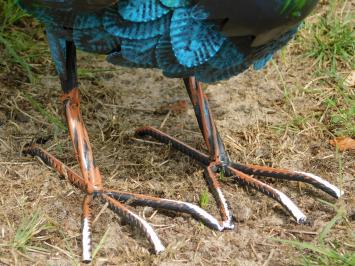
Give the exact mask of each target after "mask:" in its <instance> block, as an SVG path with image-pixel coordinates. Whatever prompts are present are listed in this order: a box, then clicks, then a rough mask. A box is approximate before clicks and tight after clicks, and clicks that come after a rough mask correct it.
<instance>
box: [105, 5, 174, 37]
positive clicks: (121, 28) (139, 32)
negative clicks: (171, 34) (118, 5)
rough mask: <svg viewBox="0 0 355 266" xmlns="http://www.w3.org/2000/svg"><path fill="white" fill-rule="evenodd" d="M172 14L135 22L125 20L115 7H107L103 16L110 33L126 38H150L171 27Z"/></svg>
mask: <svg viewBox="0 0 355 266" xmlns="http://www.w3.org/2000/svg"><path fill="white" fill-rule="evenodd" d="M169 21H170V16H169V14H168V15H165V16H163V17H161V18H159V19H157V20H154V21H150V22H141V23H134V22H129V21H125V20H123V19H122V18H121V17H120V15H119V14H118V13H117V11H116V10H115V9H113V8H110V9H107V10H106V12H105V14H104V16H103V24H104V28H105V30H106V31H107V32H109V33H110V34H112V35H114V36H116V37H120V38H125V39H137V40H143V39H149V38H153V37H156V36H159V35H163V34H164V32H165V31H166V30H167V29H168V28H169Z"/></svg>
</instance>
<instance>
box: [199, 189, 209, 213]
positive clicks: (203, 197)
mask: <svg viewBox="0 0 355 266" xmlns="http://www.w3.org/2000/svg"><path fill="white" fill-rule="evenodd" d="M209 201H210V196H209V193H208V191H207V190H205V191H203V192H201V194H200V200H199V204H200V207H201V208H203V209H204V208H207V206H208V204H209Z"/></svg>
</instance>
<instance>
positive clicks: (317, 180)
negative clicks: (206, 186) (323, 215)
mask: <svg viewBox="0 0 355 266" xmlns="http://www.w3.org/2000/svg"><path fill="white" fill-rule="evenodd" d="M231 166H233V168H235V169H237V170H239V171H242V172H244V173H246V174H249V175H257V176H266V177H274V178H278V179H285V180H292V181H299V182H303V183H308V184H310V185H312V186H314V187H316V188H318V189H321V190H323V191H324V192H326V193H328V194H329V195H331V196H333V197H334V198H337V199H338V198H340V197H341V196H342V195H343V194H344V192H343V191H341V190H340V189H339V188H337V187H336V186H334V185H332V184H331V183H329V182H328V181H327V180H325V179H323V178H321V177H319V176H316V175H314V174H311V173H306V172H300V171H289V170H286V169H275V168H272V167H267V166H260V165H254V164H247V165H243V164H239V163H234V162H232V163H231Z"/></svg>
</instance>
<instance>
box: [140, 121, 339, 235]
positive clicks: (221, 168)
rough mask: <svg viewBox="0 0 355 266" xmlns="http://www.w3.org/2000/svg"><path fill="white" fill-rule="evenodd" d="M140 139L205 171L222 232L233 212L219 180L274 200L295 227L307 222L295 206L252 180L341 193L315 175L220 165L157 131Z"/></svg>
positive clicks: (145, 131) (146, 130) (144, 130)
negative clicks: (151, 141) (167, 146)
mask: <svg viewBox="0 0 355 266" xmlns="http://www.w3.org/2000/svg"><path fill="white" fill-rule="evenodd" d="M136 133H137V135H138V136H140V137H144V136H151V137H153V138H155V139H156V140H158V141H160V142H162V143H165V144H170V145H171V146H172V147H173V148H175V149H177V150H179V151H180V152H183V153H185V154H186V155H188V156H189V157H191V158H193V159H195V160H196V161H197V162H198V163H200V164H201V165H202V166H203V167H204V169H205V178H206V181H207V183H208V186H209V188H210V191H211V192H212V194H213V195H214V198H215V200H216V202H217V205H218V206H219V208H220V214H221V217H222V225H223V227H224V229H232V228H233V227H234V225H233V223H232V212H231V209H230V207H229V204H228V202H227V200H226V199H225V197H224V195H223V193H222V190H221V188H220V185H219V181H218V180H219V179H221V176H225V177H230V178H232V179H233V180H234V181H236V182H238V183H239V184H242V185H246V186H249V187H252V188H254V189H256V190H258V191H260V192H262V193H263V194H265V195H267V196H269V197H271V198H273V199H274V200H276V201H277V202H279V203H280V204H281V205H282V206H283V207H284V208H285V209H286V210H287V211H288V212H289V213H290V214H291V215H292V216H293V217H294V218H295V220H296V221H297V223H300V224H303V223H305V222H306V220H307V218H306V216H305V215H304V214H303V212H302V211H301V210H300V209H299V208H298V207H297V205H296V204H295V203H294V202H293V201H292V200H291V199H290V198H289V197H288V196H286V195H285V194H284V193H283V192H281V191H279V190H277V189H275V188H273V187H272V186H270V185H268V184H266V183H264V182H262V181H260V180H258V179H256V178H255V177H254V176H265V177H273V178H276V179H283V180H290V181H299V182H304V183H308V184H311V185H313V186H314V187H316V188H318V189H321V190H323V191H324V192H326V193H328V194H329V195H331V196H333V197H335V198H339V197H340V196H341V195H342V194H343V191H341V190H340V189H339V188H337V187H336V186H334V185H332V184H331V183H329V182H328V181H326V180H324V179H323V178H321V177H319V176H316V175H314V174H310V173H305V172H298V171H289V170H285V169H276V168H271V167H266V166H258V165H251V164H247V165H243V164H239V163H234V162H232V161H229V160H228V161H227V162H221V161H219V160H218V159H217V160H216V159H215V158H212V159H211V156H208V155H207V154H204V153H202V152H200V151H198V150H196V149H194V148H192V147H190V146H188V145H187V144H185V143H183V142H181V141H179V140H177V139H175V138H173V137H171V136H169V135H167V134H165V133H164V132H161V131H160V130H158V129H155V128H152V127H143V128H140V129H138V130H137V131H136Z"/></svg>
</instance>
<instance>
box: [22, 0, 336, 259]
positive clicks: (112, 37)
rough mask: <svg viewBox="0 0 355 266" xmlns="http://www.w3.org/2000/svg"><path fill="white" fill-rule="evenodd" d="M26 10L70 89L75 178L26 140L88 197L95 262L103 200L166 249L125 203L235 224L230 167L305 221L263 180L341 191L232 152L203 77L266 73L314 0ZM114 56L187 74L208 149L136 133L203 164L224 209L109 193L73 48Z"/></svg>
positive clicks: (38, 5) (46, 4)
mask: <svg viewBox="0 0 355 266" xmlns="http://www.w3.org/2000/svg"><path fill="white" fill-rule="evenodd" d="M18 2H19V4H20V6H21V7H22V8H23V9H25V10H27V11H28V12H29V13H30V14H32V15H33V16H35V17H37V18H38V19H39V20H41V21H42V22H43V23H44V24H45V26H46V32H47V37H48V43H49V46H50V50H51V53H52V58H53V61H54V62H55V65H56V68H57V72H58V74H59V78H60V81H61V85H62V90H63V92H64V95H63V97H62V100H63V103H64V108H65V114H66V118H67V124H68V129H69V134H70V136H71V139H72V143H73V148H74V153H75V154H76V158H77V160H78V162H79V165H80V168H81V175H78V174H77V173H75V172H74V171H72V170H71V169H70V168H68V167H67V166H65V165H64V164H63V163H61V162H60V161H59V160H58V159H56V158H55V157H53V156H52V155H50V154H49V153H48V152H46V151H45V150H43V149H41V148H38V147H36V146H29V147H27V148H26V149H24V152H25V153H27V154H31V155H37V156H39V157H40V158H42V159H43V160H44V162H46V163H47V164H49V165H51V166H52V167H53V168H55V169H56V170H57V171H58V172H59V173H60V174H61V175H63V176H66V177H67V179H68V181H69V182H71V183H72V184H73V185H74V186H76V187H78V188H79V189H81V190H82V191H83V192H84V193H85V198H84V202H83V218H82V224H83V227H82V236H83V242H82V244H83V260H84V261H86V262H89V261H90V260H91V253H90V248H91V238H90V234H91V229H90V228H91V226H90V221H91V220H90V219H91V207H90V206H91V202H92V200H93V199H94V198H99V199H100V200H101V201H102V202H105V203H107V204H108V206H109V207H110V208H111V209H112V210H113V211H114V212H116V213H117V214H118V215H119V216H121V217H123V218H124V219H126V220H128V221H129V222H130V223H131V224H132V225H134V226H135V227H138V228H139V229H140V230H141V232H142V233H143V234H144V235H145V236H146V237H147V239H148V240H149V241H150V243H151V244H152V245H153V247H154V251H155V252H156V253H159V252H161V251H163V250H164V246H163V244H162V243H161V241H160V240H159V237H158V236H157V234H156V233H155V231H154V230H153V228H152V227H151V225H149V223H147V222H146V221H145V220H144V219H143V218H141V217H139V216H138V215H136V214H134V213H133V212H132V211H131V210H130V209H129V208H127V205H130V204H132V205H141V206H150V207H153V208H158V209H164V210H172V211H177V212H183V213H188V214H190V215H191V216H192V217H194V218H195V219H197V220H199V221H201V222H203V223H204V224H205V225H206V226H208V227H210V228H212V229H214V230H218V231H223V230H225V229H233V228H234V223H233V219H232V211H231V208H230V207H229V204H228V202H227V200H226V198H225V196H224V195H223V193H222V189H221V186H220V184H219V181H218V177H219V176H220V175H221V174H222V173H223V175H224V176H226V177H230V178H232V179H233V180H235V181H236V182H238V183H240V184H242V185H247V186H250V187H252V188H254V189H256V190H258V191H260V192H262V193H264V194H266V195H267V196H269V197H271V198H273V199H274V200H276V201H277V202H279V203H280V204H281V205H282V206H283V207H284V208H285V210H287V211H288V212H289V213H290V214H291V215H292V216H293V217H294V218H295V220H296V221H297V222H298V223H304V222H305V221H306V216H305V215H304V214H303V213H302V211H301V210H300V209H299V208H298V207H297V205H296V204H294V203H293V202H292V200H291V199H290V198H288V197H287V196H286V195H285V194H284V193H282V192H281V191H279V190H277V189H275V188H273V187H271V186H270V185H267V184H265V183H263V182H262V181H260V180H258V179H257V177H259V176H267V177H273V178H277V179H285V180H291V181H299V182H304V183H308V184H311V185H312V186H314V187H316V188H319V189H321V190H323V191H324V192H326V193H328V194H330V195H332V196H333V197H335V198H339V197H340V196H341V195H342V193H343V192H342V191H341V190H340V189H339V188H337V187H336V186H334V185H332V184H331V183H329V182H328V181H326V180H324V179H322V178H321V177H318V176H316V175H313V174H310V173H306V172H300V171H289V170H285V169H276V168H271V167H266V166H256V165H249V164H246V165H243V164H239V163H235V162H233V161H232V160H231V159H230V158H229V156H228V153H227V152H226V151H225V148H224V144H223V141H222V138H221V136H220V135H219V133H218V130H217V128H216V125H215V123H214V121H213V118H212V115H211V111H210V109H209V106H208V100H207V96H206V95H205V94H204V93H203V90H202V86H201V83H200V82H201V81H203V82H214V81H218V80H222V79H227V78H229V77H231V76H234V75H237V74H239V73H241V72H243V71H244V70H246V69H248V68H249V67H250V66H254V68H255V69H260V68H262V67H264V66H265V64H266V63H267V62H268V61H269V60H270V59H271V58H272V56H273V54H274V53H275V52H276V51H277V50H278V49H280V48H281V47H282V46H284V45H285V44H286V43H287V42H288V41H289V40H290V39H291V38H292V37H293V36H294V34H295V33H296V32H297V29H298V27H299V24H300V23H301V21H302V20H303V19H304V18H305V17H306V16H307V15H308V14H309V12H310V11H311V10H312V8H314V6H315V5H316V3H317V0H267V1H266V0H248V1H245V0H219V1H217V0H199V1H198V0H119V1H116V0H72V1H65V0H34V1H30V0H18ZM77 48H78V49H81V50H84V51H87V52H92V53H101V54H106V55H107V60H108V61H109V62H111V63H113V64H117V65H121V66H128V67H143V68H158V69H161V70H162V72H163V74H164V75H166V76H168V77H177V78H183V80H184V84H185V87H186V89H187V92H188V95H189V97H190V100H191V103H192V105H193V108H194V111H195V115H196V118H197V122H198V125H199V128H200V130H201V133H202V136H203V138H204V141H205V144H206V147H207V150H208V154H205V153H203V152H200V151H198V150H196V149H194V148H192V147H190V146H188V145H186V144H184V143H183V142H181V141H179V140H177V139H175V138H173V137H171V136H169V135H167V134H165V133H163V132H161V131H159V130H157V129H154V128H151V127H144V128H141V129H138V130H137V131H136V133H137V135H139V136H141V137H143V136H150V137H152V138H155V139H157V140H158V141H160V142H163V143H166V144H171V146H172V147H173V148H175V149H177V150H179V151H180V152H182V153H184V154H186V155H187V156H190V157H191V158H192V159H194V160H196V161H197V162H198V163H199V164H200V165H201V166H202V167H203V168H204V175H205V177H206V181H207V185H208V186H209V189H210V191H211V193H212V195H213V197H214V199H215V201H216V204H217V206H218V207H219V213H220V216H221V219H220V220H218V219H216V218H215V217H213V216H212V215H210V214H209V213H207V212H206V211H205V210H203V209H201V208H200V207H198V206H196V205H194V204H192V203H187V202H182V201H176V200H170V199H163V198H157V197H152V196H146V195H141V194H134V193H129V192H122V191H113V190H108V189H105V188H104V186H103V184H102V177H101V174H100V171H99V168H98V166H97V165H96V164H95V161H94V156H93V153H92V149H91V145H90V141H89V137H88V133H87V131H86V128H85V125H84V122H83V120H82V117H81V114H80V100H79V89H78V77H77V67H76V49H77Z"/></svg>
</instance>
